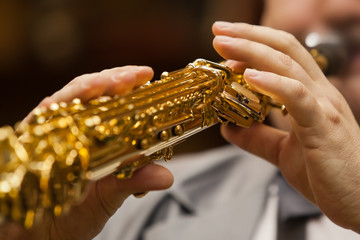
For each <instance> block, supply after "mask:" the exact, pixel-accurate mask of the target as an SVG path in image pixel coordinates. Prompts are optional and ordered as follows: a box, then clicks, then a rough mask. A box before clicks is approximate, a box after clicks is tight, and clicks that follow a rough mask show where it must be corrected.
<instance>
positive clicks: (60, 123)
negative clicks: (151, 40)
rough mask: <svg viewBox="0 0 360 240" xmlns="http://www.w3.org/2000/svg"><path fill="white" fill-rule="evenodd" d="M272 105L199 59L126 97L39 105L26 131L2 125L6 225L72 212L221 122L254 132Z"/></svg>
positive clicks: (0, 199)
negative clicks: (108, 182)
mask: <svg viewBox="0 0 360 240" xmlns="http://www.w3.org/2000/svg"><path fill="white" fill-rule="evenodd" d="M272 106H277V104H276V103H273V102H272V100H271V99H270V98H268V97H266V96H263V95H261V94H259V93H257V92H254V91H253V90H252V89H250V88H249V86H248V85H247V84H246V82H245V81H244V79H243V78H242V75H239V74H235V73H234V72H232V70H231V69H230V68H228V67H226V66H225V65H221V64H218V63H213V62H210V61H206V60H203V59H198V60H196V61H195V62H193V63H190V64H189V65H188V66H187V67H185V68H184V69H181V70H178V71H174V72H170V73H168V72H164V73H163V74H162V75H161V79H160V80H158V81H155V82H153V83H150V84H148V85H145V86H143V87H140V88H138V89H136V90H135V91H133V92H132V93H129V94H128V95H125V96H114V97H106V96H105V97H100V98H97V99H93V100H91V101H89V102H88V103H82V102H81V101H80V100H79V99H74V100H73V101H72V102H70V103H63V102H60V103H57V104H52V105H51V106H50V108H49V109H46V108H43V107H42V108H37V109H35V110H34V116H35V117H34V119H33V120H32V122H30V123H29V124H28V126H26V127H23V128H22V129H21V130H19V132H18V133H16V134H15V133H14V132H13V130H12V128H10V127H3V128H0V209H1V212H0V220H2V221H15V222H19V223H22V224H24V225H25V226H26V227H27V228H30V227H31V226H32V225H33V224H34V221H35V220H36V219H37V218H41V216H42V213H43V212H45V211H47V212H50V213H52V214H53V215H55V216H57V215H60V214H63V213H64V212H66V211H67V210H68V209H69V208H70V206H71V205H72V204H73V203H74V202H76V201H79V200H80V199H82V197H83V194H84V189H85V186H86V185H87V182H88V181H95V180H97V179H100V178H102V177H104V176H106V175H108V174H111V173H113V174H115V175H116V176H117V177H118V178H121V179H127V178H130V177H131V176H132V175H133V174H134V172H135V171H136V170H137V169H139V168H141V167H142V166H144V165H146V164H148V163H151V162H153V161H156V160H158V159H160V158H163V159H165V160H170V159H171V157H172V155H173V150H172V146H174V145H175V144H177V143H179V142H181V141H183V140H184V139H186V138H188V137H189V136H191V135H193V134H196V133H197V132H199V131H201V130H203V129H206V128H208V127H211V126H213V125H214V124H217V123H219V122H223V123H226V122H232V123H234V124H237V125H239V126H242V127H249V126H250V125H251V124H252V122H253V121H258V122H262V121H263V120H264V118H265V116H266V115H267V113H268V111H269V109H270V108H271V107H272ZM279 106H281V105H279Z"/></svg>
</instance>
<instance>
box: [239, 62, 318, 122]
mask: <svg viewBox="0 0 360 240" xmlns="http://www.w3.org/2000/svg"><path fill="white" fill-rule="evenodd" d="M244 78H245V80H246V82H247V83H248V84H249V85H250V86H251V87H252V88H254V89H255V90H256V91H258V92H260V93H262V94H264V95H267V96H269V97H271V98H272V99H274V100H275V101H277V102H279V103H282V104H284V105H285V106H286V108H287V110H288V112H289V114H290V115H291V116H292V117H293V118H294V120H295V121H296V123H297V124H298V125H300V126H302V127H315V126H317V124H318V123H319V122H321V119H322V117H323V114H322V111H320V106H319V104H318V102H317V100H316V98H315V96H314V95H313V94H312V93H311V92H310V91H309V90H308V89H307V88H306V87H305V85H304V84H303V83H301V82H299V81H296V80H294V79H291V78H287V77H283V76H280V75H277V74H274V73H269V72H262V71H257V70H254V69H246V71H245V73H244Z"/></svg>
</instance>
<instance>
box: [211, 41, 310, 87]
mask: <svg viewBox="0 0 360 240" xmlns="http://www.w3.org/2000/svg"><path fill="white" fill-rule="evenodd" d="M213 45H214V48H215V50H216V51H217V52H218V53H219V54H220V55H221V56H222V57H224V58H225V59H230V60H236V61H242V62H246V63H247V64H248V65H249V66H251V67H253V68H256V69H259V70H262V71H268V72H274V73H276V74H279V75H282V76H286V77H289V78H293V79H298V80H300V81H302V82H303V83H306V84H307V85H309V86H311V85H313V84H314V83H313V81H312V79H311V78H310V77H309V75H308V74H307V73H306V72H305V71H304V69H303V68H302V67H301V66H300V65H299V64H298V63H297V62H295V61H294V60H293V59H291V58H290V57H289V56H288V55H286V54H284V53H282V52H279V51H277V50H275V49H272V48H270V47H268V46H266V45H264V44H261V43H257V42H252V41H249V40H246V39H240V38H232V37H227V36H216V37H215V38H214V41H213Z"/></svg>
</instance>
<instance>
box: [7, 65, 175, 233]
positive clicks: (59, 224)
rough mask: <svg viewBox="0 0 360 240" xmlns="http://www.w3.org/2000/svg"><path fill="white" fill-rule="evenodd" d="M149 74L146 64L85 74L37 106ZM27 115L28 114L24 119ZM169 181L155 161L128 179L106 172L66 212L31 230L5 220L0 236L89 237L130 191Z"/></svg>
mask: <svg viewBox="0 0 360 240" xmlns="http://www.w3.org/2000/svg"><path fill="white" fill-rule="evenodd" d="M152 76H153V71H152V69H151V68H149V67H145V66H125V67H118V68H113V69H109V70H104V71H102V72H99V73H92V74H85V75H82V76H80V77H77V78H75V79H74V80H73V81H71V82H70V83H69V84H67V85H66V86H65V87H64V88H63V89H61V90H60V91H58V92H56V93H54V94H53V95H52V96H50V97H47V98H45V99H44V100H43V101H42V102H41V103H40V104H39V106H49V105H50V104H51V103H53V102H61V101H63V102H67V101H71V100H72V99H74V98H80V99H81V100H82V101H83V102H86V101H88V100H90V99H92V98H96V97H98V96H101V95H114V94H118V95H121V94H126V93H128V92H130V91H131V90H133V89H134V88H136V87H138V86H140V85H142V84H144V83H146V82H147V81H149V80H151V78H152ZM30 118H31V114H29V116H28V117H27V118H26V120H24V121H28V120H29V119H30ZM172 182H173V176H172V174H171V173H170V172H169V171H168V170H167V169H166V168H164V167H162V166H159V165H156V164H149V165H147V166H145V167H143V168H141V169H139V170H138V171H137V172H135V174H134V176H133V177H132V178H131V179H129V180H119V179H117V178H116V177H115V176H113V175H109V176H107V177H105V178H103V179H100V180H98V181H96V182H93V183H91V184H90V186H89V189H88V192H87V195H86V197H85V199H84V200H83V201H82V202H81V203H79V204H78V205H75V206H73V207H72V208H71V210H70V211H69V213H68V214H65V215H64V216H60V217H57V218H54V217H52V216H49V215H47V216H46V218H45V219H44V220H43V221H42V222H41V223H40V224H37V225H35V226H34V228H32V229H30V230H25V229H23V228H22V227H20V226H18V225H17V224H15V223H8V224H6V225H3V226H2V227H1V228H0V239H36V240H45V239H46V240H48V239H51V240H62V239H64V240H65V239H66V240H71V239H76V240H79V239H81V240H85V239H92V238H93V237H95V236H96V235H97V234H98V233H99V232H100V231H101V229H102V228H103V226H104V224H105V223H106V221H107V220H108V219H109V218H110V217H111V216H112V215H113V214H114V213H115V211H116V210H117V209H118V208H119V207H120V206H121V205H122V203H123V202H124V200H125V199H126V198H127V197H128V196H129V195H131V194H134V193H139V192H147V191H152V190H161V189H166V188H169V187H170V186H171V185H172ZM124 221H126V219H124Z"/></svg>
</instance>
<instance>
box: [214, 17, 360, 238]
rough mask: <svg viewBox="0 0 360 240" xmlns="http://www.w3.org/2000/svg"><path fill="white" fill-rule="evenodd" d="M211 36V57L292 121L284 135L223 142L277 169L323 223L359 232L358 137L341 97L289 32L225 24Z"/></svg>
mask: <svg viewBox="0 0 360 240" xmlns="http://www.w3.org/2000/svg"><path fill="white" fill-rule="evenodd" d="M213 32H214V34H215V38H214V41H213V44H214V47H215V49H216V51H217V52H218V53H219V54H220V55H221V56H222V57H224V58H225V59H229V60H230V61H229V65H230V66H232V67H233V68H235V70H236V69H237V68H238V69H239V68H242V69H245V68H246V70H245V72H244V78H245V79H246V81H247V83H248V84H249V85H250V86H251V87H252V88H253V89H254V90H256V91H258V92H260V93H263V94H265V95H268V96H270V97H271V98H272V99H274V100H275V101H277V102H279V103H282V104H284V105H285V106H286V108H287V110H288V112H289V117H290V122H291V130H290V131H288V132H287V131H282V130H279V129H275V128H273V127H270V126H266V125H264V124H254V125H253V126H252V127H250V128H249V129H243V128H239V127H236V126H231V125H230V126H224V127H222V134H223V136H224V137H225V138H226V139H227V140H228V141H230V142H232V143H234V144H236V145H238V146H240V147H241V148H243V149H245V150H247V151H249V152H251V153H254V154H256V155H258V156H260V157H262V158H264V159H266V160H267V161H269V162H271V163H273V164H274V165H276V166H278V167H279V169H280V171H281V172H282V174H283V175H284V177H285V178H286V179H287V181H288V182H289V183H290V184H291V185H292V186H294V187H295V188H296V189H297V190H298V191H299V192H300V193H302V194H303V195H304V196H305V197H306V198H308V199H309V200H310V201H312V202H314V203H315V204H317V205H318V206H319V207H320V209H321V210H322V211H323V212H324V213H325V214H326V215H327V216H328V217H329V218H330V219H332V220H333V221H334V222H335V223H337V224H339V225H341V226H343V227H346V228H351V229H353V230H355V231H357V232H360V214H359V213H360V188H359V183H360V150H359V149H360V131H359V125H358V123H357V122H356V120H355V118H354V116H353V114H352V112H351V109H350V107H349V106H348V104H347V103H346V101H345V100H344V98H343V96H342V95H341V94H340V93H339V91H338V90H337V89H336V88H335V87H334V86H333V85H332V84H331V83H330V82H329V81H328V80H327V79H326V77H325V76H324V75H323V73H322V72H321V70H320V69H319V68H318V66H317V65H316V63H315V61H314V60H313V59H312V57H311V56H310V54H309V53H308V52H307V50H306V49H304V48H303V47H302V46H301V44H300V43H299V42H298V41H297V40H296V39H295V38H294V37H293V36H292V35H290V34H288V33H285V32H283V31H278V30H273V29H270V28H266V27H260V26H252V25H248V24H242V23H236V24H231V23H224V22H218V23H215V24H214V26H213ZM247 67H251V68H255V69H257V70H254V69H249V68H247Z"/></svg>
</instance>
